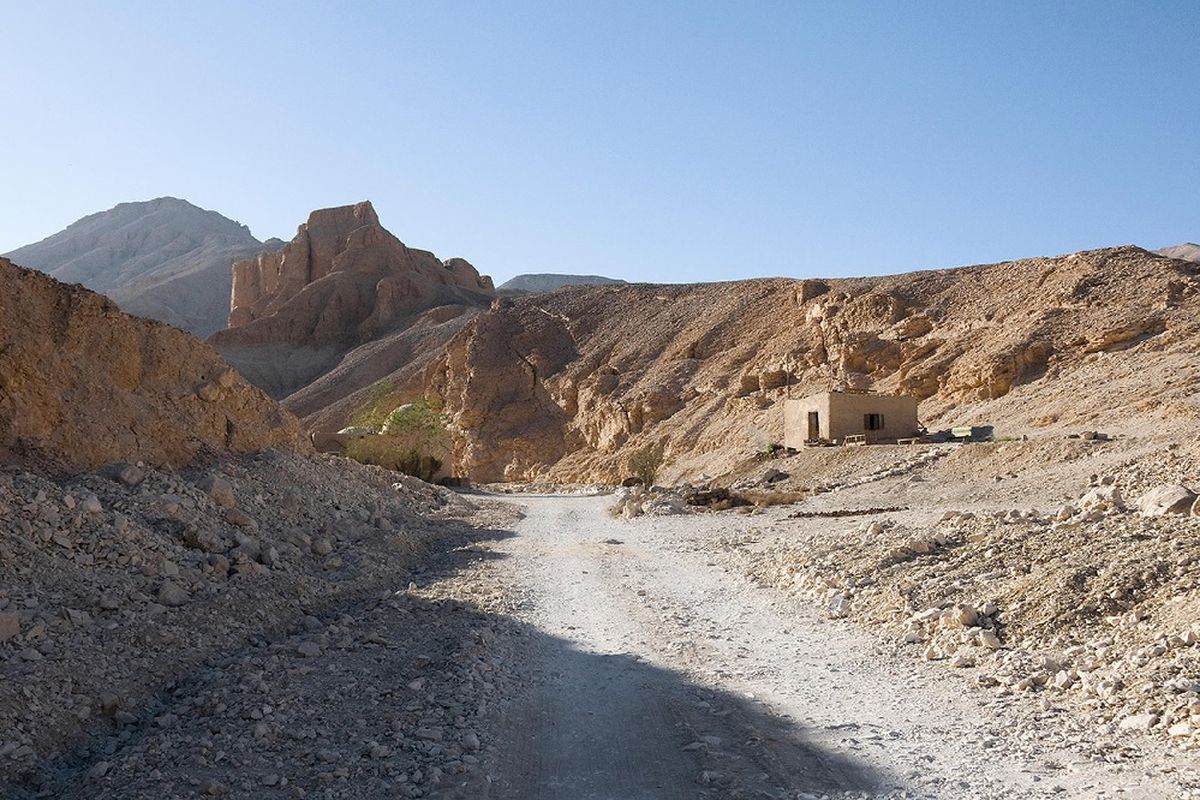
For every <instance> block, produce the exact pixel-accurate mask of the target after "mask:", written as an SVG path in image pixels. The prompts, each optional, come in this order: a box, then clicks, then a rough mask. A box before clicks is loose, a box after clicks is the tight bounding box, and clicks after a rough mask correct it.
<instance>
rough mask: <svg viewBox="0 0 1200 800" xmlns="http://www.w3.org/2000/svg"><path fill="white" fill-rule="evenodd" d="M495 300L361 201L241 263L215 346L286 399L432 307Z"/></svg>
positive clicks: (485, 283)
mask: <svg viewBox="0 0 1200 800" xmlns="http://www.w3.org/2000/svg"><path fill="white" fill-rule="evenodd" d="M494 296H495V291H494V289H493V287H492V282H491V279H490V278H487V277H485V276H481V275H480V274H479V273H478V272H477V271H476V270H475V268H474V267H472V266H471V265H470V264H469V263H467V262H466V261H464V260H463V259H461V258H452V259H449V260H448V261H441V260H439V259H438V258H436V257H435V256H434V255H433V254H432V253H428V252H426V251H424V250H414V249H410V248H408V247H406V246H405V245H404V243H403V242H401V241H400V240H399V239H397V238H396V237H395V236H393V235H392V234H391V233H389V232H388V231H387V230H386V229H384V228H383V226H382V225H380V224H379V218H378V216H376V214H375V209H374V208H373V207H372V206H371V204H370V203H369V202H362V203H358V204H356V205H353V206H341V207H338V208H327V209H321V210H319V211H314V212H313V213H312V214H311V215H310V216H309V218H308V222H306V223H304V224H303V225H301V226H300V228H299V230H298V231H297V233H296V236H295V238H293V239H292V241H291V242H289V243H288V244H287V245H285V246H284V247H283V248H282V249H281V250H279V251H278V252H275V253H266V254H263V255H260V256H258V257H257V258H255V259H250V260H246V261H239V262H238V263H236V264H235V265H234V266H233V294H232V310H231V311H230V314H229V327H228V328H227V329H226V330H223V331H220V332H218V333H217V334H215V335H214V336H213V337H212V338H211V340H210V341H211V342H212V344H213V345H214V346H215V347H216V348H217V349H218V350H219V351H220V352H221V353H222V354H223V355H224V356H225V357H226V358H228V359H229V360H230V361H231V362H232V363H233V364H235V365H236V366H237V367H238V369H240V370H241V371H242V373H243V374H245V375H246V376H247V377H248V378H249V379H250V380H251V381H252V382H254V383H255V384H256V385H259V386H262V387H263V388H265V389H267V390H268V391H269V392H270V393H271V394H273V395H274V396H276V397H278V398H284V397H287V396H288V395H290V394H292V393H293V392H295V391H297V390H298V389H300V388H302V387H303V386H305V385H307V384H309V383H311V382H312V381H314V380H315V379H317V378H318V377H320V376H321V375H323V374H324V373H326V372H328V371H329V370H331V369H333V368H334V367H335V366H336V365H337V364H338V362H339V361H341V360H342V359H343V357H346V356H347V354H348V353H350V352H351V351H352V350H354V348H356V347H358V346H360V345H363V344H366V343H369V342H373V341H375V340H377V339H380V338H381V337H384V336H386V335H388V334H392V333H395V332H396V331H398V330H402V329H404V328H407V327H409V326H410V325H412V324H413V323H414V320H416V319H417V318H419V317H420V316H421V315H422V314H423V313H424V312H427V311H429V310H430V309H434V308H440V309H455V311H454V313H453V314H452V316H457V315H458V314H459V313H464V311H465V308H468V307H470V308H481V307H483V308H486V307H487V305H488V304H489V303H490V302H491V301H492V298H493V297H494ZM358 388H361V387H360V386H348V387H346V388H345V389H344V391H345V393H349V392H351V391H353V390H355V389H358Z"/></svg>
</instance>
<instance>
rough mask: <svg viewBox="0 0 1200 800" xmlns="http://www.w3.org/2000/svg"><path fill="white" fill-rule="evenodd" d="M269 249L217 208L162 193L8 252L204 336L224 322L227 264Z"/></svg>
mask: <svg viewBox="0 0 1200 800" xmlns="http://www.w3.org/2000/svg"><path fill="white" fill-rule="evenodd" d="M270 247H271V244H270V243H263V242H260V241H258V240H257V239H255V238H254V237H253V236H251V235H250V231H249V230H248V229H247V228H246V226H245V225H239V224H238V223H236V222H234V221H233V220H230V219H226V218H225V217H223V216H221V215H220V214H218V213H216V212H215V211H205V210H204V209H201V208H197V207H196V206H194V205H192V204H191V203H189V202H187V201H186V200H179V199H177V198H174V197H160V198H158V199H156V200H147V201H145V202H138V203H121V204H120V205H118V206H116V207H115V208H112V209H109V210H108V211H103V212H100V213H98V214H91V215H89V216H87V217H84V218H83V219H81V220H79V221H78V222H75V223H73V224H71V225H70V226H68V227H67V228H66V229H64V230H62V231H60V232H59V233H56V234H54V235H53V236H50V237H48V238H46V239H44V240H42V241H40V242H37V243H36V244H31V245H27V246H25V247H22V248H20V249H18V250H14V251H13V252H11V253H8V254H7V256H8V257H9V258H11V259H12V260H13V261H14V262H15V263H18V264H21V265H22V266H25V267H32V268H34V269H38V270H41V271H43V272H45V273H47V274H49V275H51V276H53V277H54V278H57V279H58V280H61V281H64V282H67V283H81V284H83V285H84V286H85V287H87V288H88V289H91V290H93V291H97V292H101V293H103V294H105V295H107V296H108V297H109V298H110V299H112V300H114V301H115V302H116V303H117V304H118V305H120V306H121V308H122V309H124V310H125V311H128V312H129V313H131V314H138V315H141V316H147V317H150V318H152V319H157V320H159V321H161V322H167V323H169V324H171V325H176V326H178V327H180V328H183V329H184V330H186V331H189V332H190V333H193V334H195V335H197V336H207V335H209V334H210V333H212V332H213V331H217V330H220V329H221V328H223V327H224V326H225V320H226V317H227V316H228V313H229V291H230V272H229V266H230V264H232V263H233V262H234V261H235V260H237V259H243V258H247V257H249V256H253V255H255V254H256V253H259V252H262V251H263V250H265V249H270Z"/></svg>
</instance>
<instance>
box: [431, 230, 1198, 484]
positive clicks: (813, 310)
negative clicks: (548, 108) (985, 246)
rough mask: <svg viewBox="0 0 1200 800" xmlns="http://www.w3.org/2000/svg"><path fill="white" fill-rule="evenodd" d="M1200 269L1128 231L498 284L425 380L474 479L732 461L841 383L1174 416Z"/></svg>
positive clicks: (1020, 410)
mask: <svg viewBox="0 0 1200 800" xmlns="http://www.w3.org/2000/svg"><path fill="white" fill-rule="evenodd" d="M1198 298H1200V267H1198V266H1197V265H1196V264H1195V263H1192V262H1187V261H1181V260H1177V259H1171V258H1167V257H1163V256H1159V255H1155V254H1153V253H1149V252H1147V251H1145V250H1142V249H1140V248H1137V247H1118V248H1110V249H1105V250H1095V251H1089V252H1082V253H1076V254H1073V255H1068V256H1061V257H1057V258H1037V259H1028V260H1024V261H1017V262H1008V263H1003V264H993V265H985V266H976V267H966V268H960V269H951V270H937V271H930V272H917V273H910V274H905V275H897V276H887V277H877V278H861V279H843V280H785V279H768V280H752V281H741V282H737V283H725V284H707V285H690V286H649V285H633V286H617V287H591V288H581V289H574V290H571V291H564V292H555V293H550V294H542V295H535V296H530V297H523V298H517V299H511V300H501V301H498V303H497V304H496V305H495V306H494V308H493V310H492V311H491V312H489V313H487V314H484V315H482V316H478V317H476V318H475V319H473V320H471V321H470V322H468V323H467V324H466V325H465V327H464V328H463V330H462V331H461V332H459V333H458V334H457V335H456V336H455V337H454V339H453V340H452V341H451V342H450V343H449V344H448V345H447V347H446V350H445V352H444V353H443V354H441V355H440V356H438V357H437V358H436V359H435V360H434V362H433V363H431V365H430V366H429V367H428V368H427V369H426V370H425V373H424V375H423V377H422V379H421V382H420V383H417V382H415V381H414V382H413V384H412V385H411V386H410V387H409V388H410V389H411V390H413V391H417V390H421V391H424V392H426V393H427V394H429V395H430V396H434V397H437V398H439V399H440V400H441V401H442V402H443V403H444V405H445V410H446V414H447V418H448V421H449V425H450V426H451V428H452V431H453V433H454V435H455V437H456V440H457V444H456V458H457V462H458V463H457V467H458V469H459V470H460V471H462V472H464V473H465V474H469V475H471V476H472V477H473V478H475V479H477V480H501V479H525V478H530V477H534V476H542V477H549V478H551V479H557V480H601V479H603V480H614V479H620V478H622V477H623V476H624V472H625V469H626V467H625V464H626V462H627V459H628V456H629V454H630V453H631V452H633V451H634V450H635V449H636V448H639V447H641V446H644V445H646V444H648V443H661V444H663V445H664V446H665V448H666V456H667V459H668V469H667V470H665V471H664V476H665V477H668V478H670V477H681V476H686V477H695V476H697V475H701V474H703V473H705V472H708V473H711V474H719V473H720V472H723V471H725V470H727V469H728V468H730V467H731V466H732V465H733V464H734V463H737V461H739V460H740V459H743V458H745V457H746V456H748V455H750V454H752V453H753V452H755V451H756V450H762V449H763V448H765V446H766V445H767V444H768V443H770V442H773V441H779V440H780V439H781V434H782V430H781V427H782V410H781V403H780V401H781V400H783V399H785V398H786V397H788V396H796V397H800V396H803V395H804V394H806V393H809V392H812V391H823V390H826V389H828V388H831V387H832V386H834V385H836V384H838V383H841V382H850V383H856V384H863V385H869V386H871V387H872V388H874V389H876V390H880V391H898V392H904V393H908V394H912V395H914V396H916V397H918V398H920V399H921V400H922V405H921V416H922V419H923V421H924V422H925V423H927V424H928V425H930V426H931V427H937V426H950V425H954V424H982V423H987V424H993V425H995V426H996V431H997V434H999V435H1019V434H1024V433H1034V434H1036V433H1038V432H1040V431H1060V430H1069V429H1078V428H1091V429H1095V428H1097V427H1100V428H1105V429H1114V430H1129V429H1135V428H1138V427H1139V426H1141V427H1143V428H1144V427H1146V426H1157V428H1159V429H1161V430H1162V431H1167V430H1169V429H1171V427H1172V426H1177V425H1180V424H1183V423H1187V424H1189V425H1194V423H1195V420H1196V419H1197V418H1200V406H1198V405H1197V401H1196V396H1195V386H1196V381H1197V380H1200V364H1198V363H1197V362H1196V359H1195V357H1194V353H1195V352H1196V349H1197V346H1198V342H1197V339H1198V336H1200V314H1198V313H1197V312H1198V310H1200V309H1198V306H1200V299H1198Z"/></svg>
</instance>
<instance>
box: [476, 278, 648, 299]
mask: <svg viewBox="0 0 1200 800" xmlns="http://www.w3.org/2000/svg"><path fill="white" fill-rule="evenodd" d="M620 283H625V281H622V280H617V279H616V278H605V277H604V276H602V275H559V274H555V273H531V274H528V275H517V276H516V277H514V278H510V279H509V280H506V281H505V282H504V283H502V284H500V285H499V286H497V287H496V291H497V292H499V293H501V294H505V293H507V294H511V295H516V294H534V293H537V292H553V291H554V290H555V289H561V288H563V287H564V286H607V285H611V284H620Z"/></svg>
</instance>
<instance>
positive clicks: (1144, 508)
mask: <svg viewBox="0 0 1200 800" xmlns="http://www.w3.org/2000/svg"><path fill="white" fill-rule="evenodd" d="M1195 504H1196V493H1195V492H1193V491H1192V490H1191V489H1189V488H1187V487H1186V486H1181V485H1179V484H1177V483H1175V484H1166V485H1163V486H1156V487H1154V488H1153V489H1151V490H1150V491H1148V492H1146V493H1145V494H1144V495H1142V496H1141V498H1139V499H1138V501H1137V508H1138V511H1141V512H1142V513H1143V514H1145V515H1146V516H1148V517H1161V516H1164V515H1166V514H1189V513H1191V510H1192V507H1193V506H1194V505H1195Z"/></svg>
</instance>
